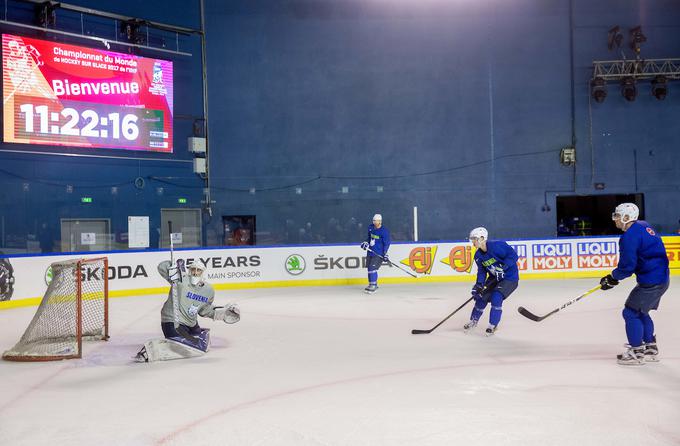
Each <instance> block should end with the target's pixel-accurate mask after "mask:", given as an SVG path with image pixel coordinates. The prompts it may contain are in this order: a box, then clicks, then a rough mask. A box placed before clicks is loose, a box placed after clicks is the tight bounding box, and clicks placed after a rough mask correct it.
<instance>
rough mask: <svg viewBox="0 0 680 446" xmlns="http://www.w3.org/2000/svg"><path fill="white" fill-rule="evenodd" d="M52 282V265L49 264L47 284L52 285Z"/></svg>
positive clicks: (46, 276) (46, 273) (46, 277)
mask: <svg viewBox="0 0 680 446" xmlns="http://www.w3.org/2000/svg"><path fill="white" fill-rule="evenodd" d="M50 283H52V267H51V266H48V267H47V270H46V271H45V285H47V286H50Z"/></svg>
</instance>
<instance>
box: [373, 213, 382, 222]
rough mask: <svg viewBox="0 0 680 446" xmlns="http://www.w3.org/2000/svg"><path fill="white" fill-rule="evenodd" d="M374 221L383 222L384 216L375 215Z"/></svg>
mask: <svg viewBox="0 0 680 446" xmlns="http://www.w3.org/2000/svg"><path fill="white" fill-rule="evenodd" d="M373 221H382V215H380V214H375V215H374V216H373Z"/></svg>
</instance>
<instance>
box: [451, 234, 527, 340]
mask: <svg viewBox="0 0 680 446" xmlns="http://www.w3.org/2000/svg"><path fill="white" fill-rule="evenodd" d="M488 238H489V233H488V231H487V230H486V229H485V228H475V229H473V230H472V231H470V242H472V245H473V246H474V247H475V248H477V252H475V263H476V264H477V281H476V282H475V286H474V287H472V296H473V297H474V298H475V306H474V308H473V309H472V314H471V315H470V321H469V322H468V323H467V324H465V325H464V326H463V329H464V330H465V332H466V333H467V332H468V331H469V330H470V329H472V328H474V327H476V326H477V323H478V322H479V318H480V317H481V316H482V313H484V309H485V308H486V305H487V304H488V303H489V302H490V303H491V313H490V314H489V326H488V328H487V329H486V335H487V336H491V335H493V334H494V333H495V332H496V328H497V327H498V324H499V323H500V321H501V315H502V313H503V300H505V299H507V298H508V297H509V296H510V295H511V294H512V292H513V291H515V290H516V289H517V284H518V282H519V270H518V269H517V253H516V252H515V250H514V249H512V247H511V246H510V245H508V244H507V243H506V242H504V241H502V240H489V239H488Z"/></svg>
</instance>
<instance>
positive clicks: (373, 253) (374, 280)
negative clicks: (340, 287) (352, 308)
mask: <svg viewBox="0 0 680 446" xmlns="http://www.w3.org/2000/svg"><path fill="white" fill-rule="evenodd" d="M389 248H390V231H388V230H387V228H386V227H384V226H383V225H382V215H380V214H375V215H374V216H373V224H372V225H369V226H368V237H367V238H366V241H364V242H363V243H362V244H361V249H363V250H365V251H366V268H368V286H367V287H366V288H365V289H364V291H366V292H367V293H369V294H370V293H375V291H376V290H377V289H378V269H380V266H381V265H382V263H383V261H385V262H389V261H390V259H389V257H388V256H387V250H388V249H389Z"/></svg>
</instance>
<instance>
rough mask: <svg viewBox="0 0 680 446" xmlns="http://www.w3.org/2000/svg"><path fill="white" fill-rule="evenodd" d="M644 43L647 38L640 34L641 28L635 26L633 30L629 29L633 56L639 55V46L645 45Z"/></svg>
mask: <svg viewBox="0 0 680 446" xmlns="http://www.w3.org/2000/svg"><path fill="white" fill-rule="evenodd" d="M646 41H647V37H645V35H644V34H642V27H641V26H636V27H635V28H631V29H630V47H631V49H632V50H633V51H635V54H640V44H641V43H645V42H646Z"/></svg>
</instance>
